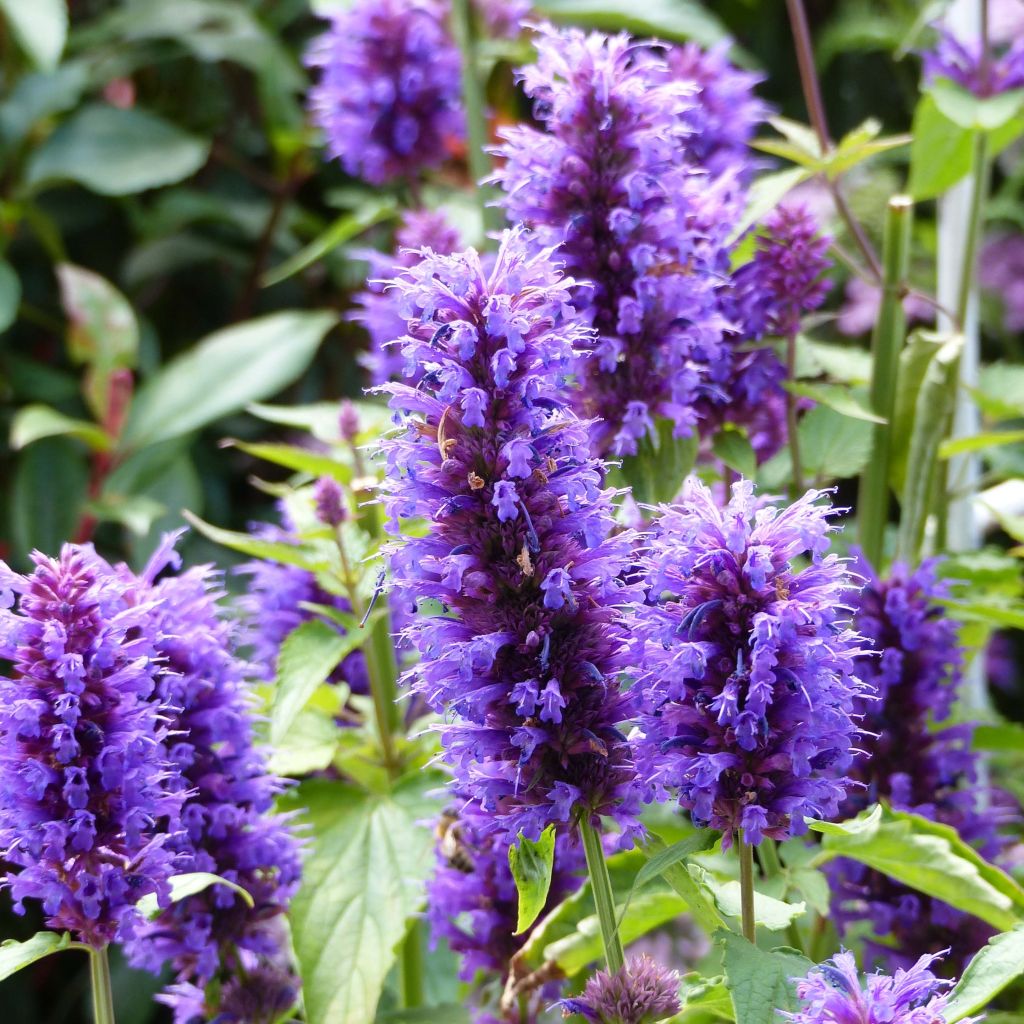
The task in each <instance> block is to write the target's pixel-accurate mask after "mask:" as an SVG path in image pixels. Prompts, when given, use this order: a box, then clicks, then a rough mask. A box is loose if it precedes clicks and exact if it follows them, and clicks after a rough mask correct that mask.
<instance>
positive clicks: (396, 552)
mask: <svg viewBox="0 0 1024 1024" xmlns="http://www.w3.org/2000/svg"><path fill="white" fill-rule="evenodd" d="M395 287H396V289H397V290H398V291H399V292H400V293H401V295H402V297H403V302H404V310H405V312H406V313H407V314H408V316H409V332H410V333H409V337H408V339H407V340H406V342H405V351H406V353H407V355H408V356H409V357H410V358H412V359H415V360H416V361H417V362H419V363H420V365H421V366H422V367H423V371H424V372H423V376H422V379H421V381H420V383H419V385H418V386H417V387H415V388H413V387H410V386H409V385H407V384H388V385H384V386H383V387H382V388H381V390H382V391H384V392H385V393H387V394H389V395H391V406H392V408H393V409H395V411H396V418H397V421H398V422H399V423H400V424H401V425H402V426H403V427H404V430H402V431H401V432H399V433H398V434H396V435H395V436H393V437H390V438H388V439H386V440H385V442H384V445H383V447H384V449H385V452H386V455H387V479H386V482H385V485H384V489H385V495H386V503H387V509H388V513H389V517H390V525H389V529H390V530H392V531H397V529H398V527H399V525H400V524H401V522H402V521H403V520H409V519H423V520H425V521H426V522H427V523H429V524H430V525H429V529H428V530H426V531H425V532H424V533H423V534H421V535H416V536H409V537H406V538H403V539H402V540H400V541H397V540H396V542H394V543H393V544H392V545H391V547H390V560H391V566H392V572H393V575H394V585H395V588H396V589H398V590H399V591H400V592H402V593H403V594H404V595H406V596H407V597H409V598H411V599H413V600H416V601H417V602H420V603H422V602H424V601H430V602H439V603H440V605H441V607H442V608H443V609H444V614H442V615H434V616H431V617H428V616H426V615H422V616H417V617H416V618H415V619H414V621H413V622H412V624H411V625H410V626H409V627H408V630H407V635H408V636H409V638H410V640H411V641H412V643H413V644H414V645H415V647H416V648H417V649H418V650H419V652H420V656H421V660H420V662H419V664H418V665H417V666H416V667H415V668H414V669H413V670H412V676H411V685H412V687H413V688H414V689H415V691H416V692H418V693H420V694H421V695H422V696H423V697H424V698H425V699H426V701H427V702H428V703H429V704H430V706H431V707H433V708H435V709H436V710H439V711H440V710H442V709H444V710H447V711H448V712H450V713H453V714H455V715H457V716H459V717H458V718H457V719H456V720H455V721H454V722H452V723H451V724H449V725H447V726H445V727H444V729H443V733H442V743H443V746H444V751H445V757H446V759H447V760H448V762H449V763H450V764H451V765H452V766H453V768H454V772H455V778H456V782H457V786H458V789H459V790H460V791H461V792H464V793H466V795H467V796H468V797H469V798H472V799H474V800H476V801H477V802H479V804H480V806H481V808H482V809H483V810H484V811H486V812H487V813H488V814H491V815H492V816H493V819H494V827H495V828H496V829H497V830H499V831H502V832H503V833H504V834H505V835H506V836H507V837H508V838H509V839H514V838H515V837H516V835H517V833H518V832H519V831H520V830H522V831H523V832H524V834H526V835H527V836H529V837H531V838H536V837H537V836H538V835H539V834H540V831H541V830H542V829H543V828H544V827H545V826H546V825H547V824H549V823H550V822H566V823H575V822H576V821H578V820H580V819H582V818H587V819H595V818H596V816H598V815H601V814H611V815H614V816H615V817H616V818H617V819H618V821H619V823H620V824H621V825H622V826H623V827H624V828H625V829H626V830H627V831H631V830H633V829H634V828H635V827H636V820H635V817H634V814H635V809H636V807H635V796H634V793H635V786H634V781H633V768H632V764H631V760H630V752H629V745H628V743H626V742H625V740H624V738H623V736H622V735H621V733H620V732H619V731H618V725H619V723H620V722H622V721H624V720H625V719H627V718H628V717H629V712H630V701H629V698H628V697H627V695H625V694H623V693H621V692H620V691H619V687H618V680H617V675H618V672H619V669H620V667H621V665H622V653H623V652H622V645H623V639H624V634H623V626H622V624H621V622H620V618H621V616H620V612H619V609H618V606H619V604H620V603H621V602H622V601H624V600H625V599H626V598H627V597H628V596H629V591H628V590H627V589H626V588H624V586H623V584H622V582H621V576H622V572H623V569H624V568H625V567H626V565H627V564H628V562H629V560H630V557H631V555H630V551H631V544H632V540H631V538H630V536H629V535H628V534H624V533H620V534H617V535H615V536H610V533H611V530H612V527H613V516H612V508H611V504H610V500H609V496H608V494H607V493H605V492H603V491H602V490H601V481H602V477H603V473H604V467H603V465H602V464H601V463H600V462H599V461H597V460H595V459H593V458H592V457H591V455H590V448H589V443H588V425H587V424H586V423H585V422H582V421H580V420H577V419H576V418H575V417H574V416H573V415H572V413H571V412H570V411H569V410H567V409H566V407H565V402H566V396H567V386H566V382H565V373H566V372H567V370H568V369H569V368H570V367H571V366H572V365H573V360H574V358H575V351H576V348H577V346H578V345H579V344H580V343H581V342H583V341H584V340H585V339H586V328H585V327H584V326H583V325H582V324H580V323H579V321H578V320H577V319H575V317H574V315H573V312H572V307H571V305H570V302H569V297H570V289H571V287H572V282H571V280H569V279H563V278H562V277H561V276H560V274H559V272H558V268H557V265H556V264H555V263H553V262H552V259H551V256H550V254H549V253H548V252H547V251H543V250H542V251H538V250H537V249H536V248H535V247H534V246H533V245H532V244H531V243H530V242H529V240H528V239H527V238H526V237H525V236H524V234H523V233H522V232H519V231H516V232H509V233H506V235H505V236H504V238H503V240H502V244H501V248H500V251H499V253H498V255H497V257H496V261H495V264H494V268H493V270H491V272H490V274H489V275H486V276H485V274H484V271H483V269H482V267H481V264H480V259H479V257H478V256H477V254H476V253H475V252H474V251H473V250H469V251H468V252H466V253H462V254H458V255H455V256H447V257H445V256H436V255H426V256H425V257H424V258H423V260H422V261H421V262H420V263H419V264H417V265H416V266H415V267H413V268H412V269H411V270H409V271H408V272H407V273H406V274H405V275H404V276H403V277H400V278H399V279H398V280H397V281H396V282H395Z"/></svg>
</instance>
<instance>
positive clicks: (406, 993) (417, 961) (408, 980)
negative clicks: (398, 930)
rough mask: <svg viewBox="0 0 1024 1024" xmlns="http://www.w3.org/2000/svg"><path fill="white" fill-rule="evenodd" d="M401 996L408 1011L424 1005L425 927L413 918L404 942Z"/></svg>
mask: <svg viewBox="0 0 1024 1024" xmlns="http://www.w3.org/2000/svg"><path fill="white" fill-rule="evenodd" d="M401 955H402V961H401V965H400V966H401V977H400V984H401V989H402V992H401V996H402V1007H403V1008H404V1009H406V1010H412V1009H415V1008H416V1007H417V1006H422V1005H423V925H422V923H421V922H420V920H419V918H413V921H412V924H410V925H409V932H408V934H407V935H406V936H405V939H404V941H403V942H402V950H401Z"/></svg>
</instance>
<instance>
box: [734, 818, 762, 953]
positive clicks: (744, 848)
mask: <svg viewBox="0 0 1024 1024" xmlns="http://www.w3.org/2000/svg"><path fill="white" fill-rule="evenodd" d="M736 848H737V850H738V851H739V855H740V921H741V924H742V925H743V937H744V938H745V939H747V941H748V942H753V943H756V942H757V925H756V924H755V919H754V848H753V846H751V845H750V843H748V842H747V841H746V839H744V838H743V829H737V830H736Z"/></svg>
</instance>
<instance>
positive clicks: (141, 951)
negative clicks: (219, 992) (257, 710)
mask: <svg viewBox="0 0 1024 1024" xmlns="http://www.w3.org/2000/svg"><path fill="white" fill-rule="evenodd" d="M176 539H177V538H176V537H175V536H173V535H172V536H171V537H169V538H167V540H166V541H165V542H164V544H163V545H162V546H161V547H160V548H159V549H158V551H157V553H156V554H155V555H154V557H153V559H152V560H151V562H150V564H149V565H148V566H147V568H146V570H145V572H144V573H143V575H142V577H141V578H140V580H139V584H140V588H141V590H142V599H143V600H144V601H145V602H146V603H147V605H148V608H149V617H150V619H149V621H150V629H151V630H152V632H153V635H154V636H156V637H157V650H158V652H159V656H160V659H161V673H160V676H159V677H158V680H157V693H158V695H159V698H160V700H161V701H162V703H163V705H164V706H165V707H166V708H168V709H169V710H168V712H167V713H168V717H169V723H168V724H169V726H170V729H171V735H170V738H169V740H168V750H169V754H170V757H171V760H172V762H173V763H174V765H175V767H176V768H177V770H178V772H179V773H180V774H179V775H177V776H176V777H175V782H176V787H175V788H176V789H177V790H179V791H180V792H181V793H182V794H183V796H184V800H185V802H184V806H183V808H182V812H181V820H182V825H183V826H184V832H183V833H182V834H181V835H179V836H178V837H176V838H174V839H172V840H170V841H169V846H170V847H171V849H173V850H174V851H175V852H177V853H178V854H179V857H180V863H181V864H182V870H184V871H202V872H210V873H212V874H215V875H218V876H219V877H221V878H224V879H227V880H228V881H229V882H234V883H235V884H236V885H239V886H241V887H242V888H244V889H245V890H246V891H247V892H248V893H249V895H250V896H251V897H252V899H253V903H254V906H253V907H249V906H247V905H246V903H245V902H244V901H243V900H242V899H241V898H240V897H239V895H238V894H237V893H236V892H235V891H234V890H232V889H230V888H228V887H227V886H222V885H213V886H210V887H209V888H207V889H206V890H204V891H203V892H201V893H199V894H197V895H195V896H190V897H188V898H187V899H184V900H181V901H179V902H178V903H175V904H173V905H172V906H171V907H169V908H167V909H166V910H164V911H163V912H162V913H161V914H160V915H159V916H158V917H157V918H156V919H155V920H154V921H153V922H151V923H150V924H147V925H145V926H143V927H141V928H140V929H138V931H137V934H136V936H135V938H134V939H133V941H132V942H131V943H130V944H129V946H128V952H129V954H130V957H131V959H132V961H133V962H134V963H135V964H137V965H138V966H142V967H146V968H148V969H149V970H152V971H154V972H156V971H159V970H160V969H161V968H162V967H163V965H164V964H165V963H170V964H171V966H172V967H173V968H174V970H175V972H176V974H177V977H178V980H179V981H182V982H185V981H187V982H192V983H196V984H206V983H207V982H209V981H210V980H211V979H214V978H217V979H218V981H219V982H220V984H221V985H225V984H227V983H229V982H230V980H231V979H232V978H234V977H236V976H237V975H238V974H239V972H241V973H242V974H243V975H244V974H246V973H247V972H248V971H249V970H251V969H255V968H256V967H258V966H259V965H260V963H261V962H262V961H263V960H264V959H267V958H270V959H274V958H278V957H279V956H280V954H281V948H280V943H281V933H280V923H281V917H282V915H283V914H284V912H285V910H286V909H287V906H288V902H289V900H290V898H291V896H292V894H293V893H294V891H295V889H296V888H297V886H298V883H299V872H300V868H299V847H298V842H297V841H296V838H295V836H294V835H293V834H292V832H291V831H290V829H289V827H288V825H287V823H286V822H285V821H284V820H283V819H281V818H279V817H275V816H274V815H273V814H272V813H271V811H272V805H273V802H274V797H275V795H276V794H277V793H278V791H279V790H280V785H279V783H278V781H277V780H276V779H275V778H273V777H272V776H270V775H269V774H268V773H267V767H266V763H265V760H264V757H263V755H262V754H261V753H260V752H259V751H258V750H257V749H256V748H255V747H254V744H253V732H252V708H251V698H250V695H249V691H248V689H247V686H246V684H245V681H244V677H245V670H246V666H245V665H244V664H243V662H242V661H241V660H240V659H239V658H238V657H237V656H236V654H235V653H234V642H235V641H234V637H233V635H232V629H231V627H230V625H229V624H228V622H227V621H226V620H225V619H224V618H222V617H221V616H220V614H219V612H218V608H217V603H216V602H217V598H218V597H219V596H221V594H220V592H219V590H218V589H217V587H216V581H215V578H214V576H213V573H212V571H211V569H210V567H209V566H201V567H197V568H193V569H189V570H188V571H186V572H184V573H181V574H180V575H177V576H175V575H168V576H165V577H164V578H163V579H161V580H159V581H158V582H156V583H154V582H153V580H154V578H155V577H156V576H157V575H158V574H159V573H160V572H161V571H162V570H163V569H164V568H166V567H167V566H175V567H176V566H177V564H178V561H179V560H178V556H177V555H176V553H175V552H174V549H173V543H174V541H175V540H176ZM295 987H296V983H295V981H294V979H292V981H291V983H290V991H291V992H292V993H293V994H294V990H295ZM286 1009H287V1007H286ZM206 1019H208V1018H207V1017H204V1018H203V1020H206Z"/></svg>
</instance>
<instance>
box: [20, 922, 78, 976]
mask: <svg viewBox="0 0 1024 1024" xmlns="http://www.w3.org/2000/svg"><path fill="white" fill-rule="evenodd" d="M70 948H71V936H70V935H69V934H68V933H67V932H63V933H60V932H36V933H35V935H33V936H32V938H31V939H26V940H25V941H24V942H15V941H14V939H7V940H6V941H4V942H3V943H0V981H3V980H4V978H9V977H10V976H11V975H12V974H16V973H17V972H18V971H20V970H21V969H22V968H23V967H28V966H29V964H34V963H35V962H36V961H37V960H42V958H43V957H44V956H49V955H50V954H51V953H59V952H60V951H61V950H62V949H70ZM78 948H80V949H81V948H82V947H78Z"/></svg>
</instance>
